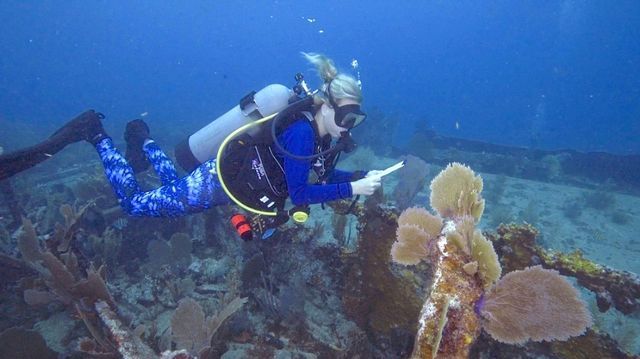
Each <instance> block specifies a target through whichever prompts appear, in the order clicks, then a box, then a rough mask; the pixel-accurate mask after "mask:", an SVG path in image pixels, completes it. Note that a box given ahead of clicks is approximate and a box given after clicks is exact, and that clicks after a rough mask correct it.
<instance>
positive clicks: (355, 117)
mask: <svg viewBox="0 0 640 359" xmlns="http://www.w3.org/2000/svg"><path fill="white" fill-rule="evenodd" d="M334 111H335V116H334V120H335V121H336V125H338V126H340V127H342V128H346V129H347V130H351V129H352V128H354V127H356V126H358V125H360V124H361V123H362V121H364V120H365V119H366V118H367V114H365V113H364V112H362V111H361V110H360V105H355V104H352V105H344V106H334Z"/></svg>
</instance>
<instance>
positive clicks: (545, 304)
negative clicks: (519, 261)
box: [476, 266, 591, 344]
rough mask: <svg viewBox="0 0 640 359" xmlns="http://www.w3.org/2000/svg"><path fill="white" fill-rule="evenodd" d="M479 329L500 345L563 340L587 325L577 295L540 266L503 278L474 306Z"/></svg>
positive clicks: (586, 312)
mask: <svg viewBox="0 0 640 359" xmlns="http://www.w3.org/2000/svg"><path fill="white" fill-rule="evenodd" d="M476 310H477V313H478V314H479V315H480V316H482V318H483V319H484V320H483V328H484V330H486V331H487V332H488V333H489V334H490V335H491V336H492V337H493V338H494V339H496V340H498V341H501V342H503V343H509V344H521V343H524V342H526V341H528V340H533V341H543V340H545V341H551V340H567V339H569V338H570V337H573V336H577V335H581V334H583V333H584V331H585V330H586V328H587V327H589V326H590V325H591V314H590V313H589V310H588V309H587V308H586V305H585V303H584V302H583V301H582V300H581V299H580V293H579V292H578V291H577V290H576V289H575V288H574V287H573V286H572V285H571V283H569V281H567V280H566V279H565V278H564V277H562V276H561V275H560V274H559V273H558V272H557V271H555V270H548V269H543V268H542V267H541V266H535V267H528V268H526V269H524V270H520V271H514V272H510V273H508V274H507V275H505V276H504V277H503V278H502V279H501V280H500V281H499V282H498V284H496V285H495V286H494V287H493V288H492V289H491V290H490V291H488V292H486V293H485V295H484V297H483V298H482V299H481V300H480V301H479V302H478V304H477V305H476Z"/></svg>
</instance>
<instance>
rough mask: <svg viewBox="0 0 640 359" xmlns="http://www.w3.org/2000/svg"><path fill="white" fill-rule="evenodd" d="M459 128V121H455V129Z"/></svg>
mask: <svg viewBox="0 0 640 359" xmlns="http://www.w3.org/2000/svg"><path fill="white" fill-rule="evenodd" d="M459 129H460V122H458V121H456V130H459Z"/></svg>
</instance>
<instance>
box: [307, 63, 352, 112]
mask: <svg viewBox="0 0 640 359" xmlns="http://www.w3.org/2000/svg"><path fill="white" fill-rule="evenodd" d="M302 56H304V57H305V59H307V61H309V62H310V63H311V64H312V65H313V66H315V68H316V69H317V70H318V75H320V78H321V79H322V81H323V82H324V84H323V86H322V91H323V92H324V93H326V94H327V95H330V96H331V97H332V98H333V99H334V100H336V101H338V100H340V99H350V100H354V101H357V102H358V103H361V102H362V90H361V89H360V85H359V84H358V81H357V80H356V79H355V78H353V77H352V76H349V75H345V74H342V73H339V72H338V69H337V68H336V65H335V64H334V62H333V60H331V59H330V58H328V57H327V56H325V55H322V54H317V53H313V52H309V53H307V52H303V53H302Z"/></svg>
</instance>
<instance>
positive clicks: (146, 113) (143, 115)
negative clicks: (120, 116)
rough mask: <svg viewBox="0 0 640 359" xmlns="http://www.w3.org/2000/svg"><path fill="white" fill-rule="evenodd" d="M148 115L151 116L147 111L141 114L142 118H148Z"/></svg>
mask: <svg viewBox="0 0 640 359" xmlns="http://www.w3.org/2000/svg"><path fill="white" fill-rule="evenodd" d="M148 114H149V112H147V111H145V112H143V113H141V114H140V117H147V115H148Z"/></svg>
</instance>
